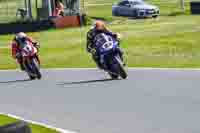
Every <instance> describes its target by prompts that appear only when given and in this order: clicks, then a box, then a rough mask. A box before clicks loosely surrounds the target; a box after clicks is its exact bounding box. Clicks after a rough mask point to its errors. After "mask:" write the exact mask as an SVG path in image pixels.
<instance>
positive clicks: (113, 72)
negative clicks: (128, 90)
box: [94, 33, 127, 79]
mask: <svg viewBox="0 0 200 133" xmlns="http://www.w3.org/2000/svg"><path fill="white" fill-rule="evenodd" d="M94 42H95V50H96V52H97V54H98V55H99V56H100V63H101V64H102V66H103V69H104V70H105V71H106V72H108V74H109V75H110V76H111V78H112V79H117V78H119V77H121V78H123V79H126V78H127V72H126V70H125V68H124V63H123V60H122V55H121V50H120V48H119V41H118V40H117V39H116V38H114V37H113V36H111V35H107V34H105V33H101V34H98V35H97V36H96V37H95V41H94Z"/></svg>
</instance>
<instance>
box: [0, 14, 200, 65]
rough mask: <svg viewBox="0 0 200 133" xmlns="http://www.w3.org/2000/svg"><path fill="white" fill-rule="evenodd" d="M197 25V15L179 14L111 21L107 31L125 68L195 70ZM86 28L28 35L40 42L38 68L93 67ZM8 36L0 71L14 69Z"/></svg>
mask: <svg viewBox="0 0 200 133" xmlns="http://www.w3.org/2000/svg"><path fill="white" fill-rule="evenodd" d="M199 23H200V17H199V16H189V15H180V16H176V17H174V16H163V17H160V18H158V19H146V20H130V19H123V20H115V21H113V22H112V23H111V24H110V25H109V28H110V29H112V30H113V31H115V32H119V33H121V34H122V37H123V39H122V48H123V49H124V51H125V58H126V60H127V63H128V66H129V67H135V66H137V67H199V66H200V60H198V59H199V53H200V45H199V42H200V38H199V36H200V32H199V31H200V26H199ZM88 29H89V27H85V28H84V29H79V28H71V29H63V30H50V31H44V32H39V33H29V35H31V36H33V38H35V39H36V40H38V41H39V42H40V43H41V51H40V55H41V60H42V67H43V68H55V67H95V64H94V63H93V61H92V60H91V58H90V56H89V54H87V52H86V50H85V42H86V41H85V36H86V31H88ZM80 32H82V33H80ZM12 37H13V35H4V36H0V40H1V42H0V46H1V47H0V58H1V62H0V69H13V68H16V67H17V66H16V63H15V61H14V60H13V59H12V58H11V56H10V55H11V53H10V49H9V48H8V44H9V41H10V40H11V39H12ZM81 37H82V38H81Z"/></svg>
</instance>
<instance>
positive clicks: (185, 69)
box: [0, 67, 200, 72]
mask: <svg viewBox="0 0 200 133" xmlns="http://www.w3.org/2000/svg"><path fill="white" fill-rule="evenodd" d="M127 69H129V70H163V71H165V70H172V71H173V70H179V71H180V70H182V71H193V70H196V71H200V68H154V67H128V68H127ZM41 70H49V71H64V70H67V71H70V70H72V71H74V70H75V71H78V70H81V71H84V70H98V68H44V69H41ZM13 71H17V72H22V71H21V70H19V69H10V70H9V69H8V70H0V72H13Z"/></svg>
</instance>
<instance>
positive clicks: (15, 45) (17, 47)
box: [11, 37, 35, 59]
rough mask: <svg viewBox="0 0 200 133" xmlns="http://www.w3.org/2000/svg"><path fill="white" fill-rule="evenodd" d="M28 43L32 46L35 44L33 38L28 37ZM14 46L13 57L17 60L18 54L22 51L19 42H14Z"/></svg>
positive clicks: (12, 44)
mask: <svg viewBox="0 0 200 133" xmlns="http://www.w3.org/2000/svg"><path fill="white" fill-rule="evenodd" d="M27 41H29V42H30V43H31V45H33V43H34V42H35V41H34V40H33V39H32V38H30V37H27ZM11 46H12V57H13V58H14V59H16V54H17V53H18V52H21V49H20V48H19V45H18V44H17V42H16V41H15V40H13V41H12V43H11Z"/></svg>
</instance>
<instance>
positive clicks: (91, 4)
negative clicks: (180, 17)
mask: <svg viewBox="0 0 200 133" xmlns="http://www.w3.org/2000/svg"><path fill="white" fill-rule="evenodd" d="M27 1H29V0H0V23H8V22H16V21H26V15H27V14H26V13H27V12H26V9H27V3H26V2H27ZM30 1H31V10H32V14H31V15H32V16H33V19H37V18H38V14H39V13H38V11H41V10H38V9H37V8H42V4H43V3H44V1H48V0H30ZM51 1H53V0H51ZM117 1H119V0H62V2H63V4H64V5H65V15H74V14H78V13H79V11H80V9H82V11H83V12H85V13H86V14H88V15H89V16H93V17H108V18H112V5H113V4H114V3H116V2H117ZM145 1H147V2H149V3H152V4H155V5H157V6H158V7H159V8H160V12H161V15H170V14H173V13H174V12H178V11H180V10H181V5H180V2H181V1H180V0H145ZM185 3H186V4H185V5H186V10H189V0H185ZM44 10H46V11H47V10H48V8H46V9H43V11H44Z"/></svg>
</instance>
